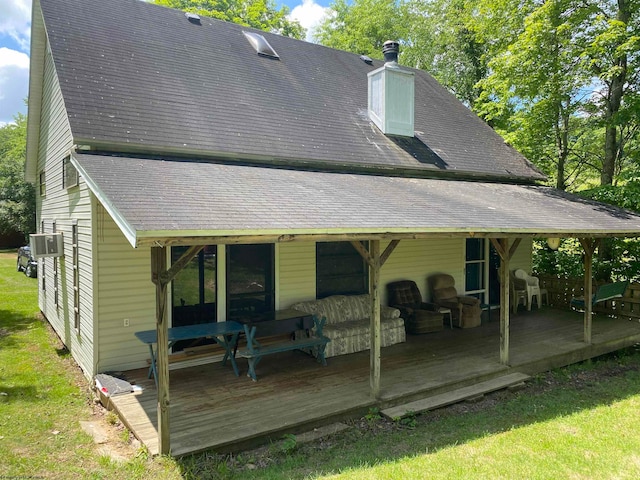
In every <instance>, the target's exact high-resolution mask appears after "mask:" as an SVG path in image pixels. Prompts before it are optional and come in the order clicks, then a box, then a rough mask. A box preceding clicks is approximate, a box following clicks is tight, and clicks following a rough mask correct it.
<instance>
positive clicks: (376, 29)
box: [315, 0, 407, 58]
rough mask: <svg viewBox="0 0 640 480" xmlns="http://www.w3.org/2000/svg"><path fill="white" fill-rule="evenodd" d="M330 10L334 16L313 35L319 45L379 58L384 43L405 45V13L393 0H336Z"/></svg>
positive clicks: (328, 18) (329, 17)
mask: <svg viewBox="0 0 640 480" xmlns="http://www.w3.org/2000/svg"><path fill="white" fill-rule="evenodd" d="M331 9H332V10H333V12H334V14H333V15H330V16H327V17H326V18H325V20H324V21H323V22H322V23H321V24H320V26H319V27H318V29H317V30H316V33H315V40H316V41H318V42H319V43H321V44H322V45H325V46H327V47H331V48H337V49H339V50H346V51H348V52H352V53H357V54H360V55H368V56H370V57H372V58H382V45H383V44H384V42H386V41H387V40H397V41H400V42H402V43H406V37H407V28H406V22H405V21H404V10H403V8H402V7H401V5H400V4H399V3H398V2H397V1H395V0H355V1H354V2H353V3H351V2H349V1H347V0H335V1H334V2H333V3H332V4H331ZM403 50H404V49H401V52H400V55H401V56H402V55H404V52H403ZM401 58H402V57H401Z"/></svg>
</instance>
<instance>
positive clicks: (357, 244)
mask: <svg viewBox="0 0 640 480" xmlns="http://www.w3.org/2000/svg"><path fill="white" fill-rule="evenodd" d="M351 245H353V248H355V249H356V250H357V251H358V253H359V254H360V256H361V257H362V258H364V261H365V262H367V265H369V267H372V266H373V265H374V260H373V257H372V256H371V253H370V252H369V251H368V250H367V249H366V248H364V245H362V243H360V242H359V241H357V242H356V241H353V242H351Z"/></svg>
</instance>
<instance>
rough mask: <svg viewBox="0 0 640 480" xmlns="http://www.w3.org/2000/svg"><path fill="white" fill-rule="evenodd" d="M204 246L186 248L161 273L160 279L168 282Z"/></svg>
mask: <svg viewBox="0 0 640 480" xmlns="http://www.w3.org/2000/svg"><path fill="white" fill-rule="evenodd" d="M204 247H205V246H204V245H193V246H191V247H189V249H187V251H186V252H184V253H183V254H182V256H181V257H180V258H179V259H178V260H176V262H175V263H174V264H173V265H171V268H169V270H167V271H166V272H165V273H164V274H161V276H160V280H161V281H162V282H163V283H169V282H170V281H171V280H173V279H174V278H175V276H176V275H177V274H178V273H180V271H181V270H182V269H183V268H184V267H186V266H187V264H188V263H189V262H190V261H191V260H192V259H193V257H195V256H196V255H198V253H200V250H202V249H203V248H204Z"/></svg>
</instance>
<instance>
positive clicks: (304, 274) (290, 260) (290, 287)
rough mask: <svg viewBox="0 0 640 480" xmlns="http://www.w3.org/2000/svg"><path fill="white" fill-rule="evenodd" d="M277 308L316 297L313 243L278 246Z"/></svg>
mask: <svg viewBox="0 0 640 480" xmlns="http://www.w3.org/2000/svg"><path fill="white" fill-rule="evenodd" d="M279 260H280V262H279V265H277V268H278V271H279V279H278V280H279V281H278V284H277V287H276V296H277V298H278V305H279V307H278V308H281V309H284V308H287V307H289V306H290V305H292V304H294V303H296V302H301V301H303V300H308V299H310V298H315V297H316V244H315V243H313V242H299V243H295V242H294V243H283V244H280V245H279Z"/></svg>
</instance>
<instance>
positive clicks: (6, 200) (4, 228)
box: [0, 114, 36, 235]
mask: <svg viewBox="0 0 640 480" xmlns="http://www.w3.org/2000/svg"><path fill="white" fill-rule="evenodd" d="M26 145H27V117H26V116H24V115H22V114H18V115H17V116H16V117H15V123H10V124H8V125H5V126H3V127H0V233H13V232H22V233H24V234H25V235H26V234H28V233H30V232H33V231H34V229H35V222H36V220H35V211H36V205H35V193H34V188H33V185H31V184H30V183H27V182H26V181H25V180H24V166H25V160H26Z"/></svg>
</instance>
